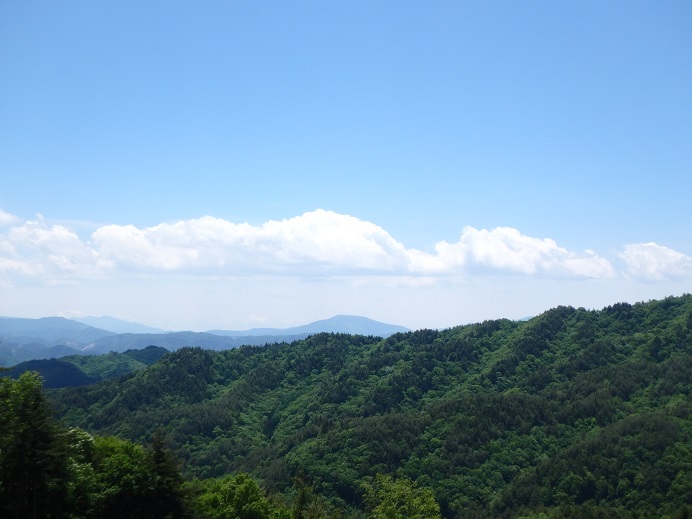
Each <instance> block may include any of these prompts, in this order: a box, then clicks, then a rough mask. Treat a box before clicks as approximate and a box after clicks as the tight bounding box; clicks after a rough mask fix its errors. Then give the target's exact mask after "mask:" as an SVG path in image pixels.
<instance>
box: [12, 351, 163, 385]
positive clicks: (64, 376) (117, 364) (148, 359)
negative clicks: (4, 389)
mask: <svg viewBox="0 0 692 519" xmlns="http://www.w3.org/2000/svg"><path fill="white" fill-rule="evenodd" d="M166 353H168V350H167V349H165V348H161V347H158V346H148V347H146V348H144V349H141V350H127V351H125V352H124V353H115V352H110V353H107V354H104V355H68V356H64V357H62V358H60V359H55V358H51V359H39V360H29V361H26V362H21V363H19V364H17V365H16V366H14V367H13V368H11V369H7V370H5V371H2V372H0V376H6V377H11V378H14V379H18V378H19V377H20V375H22V373H25V372H27V371H35V372H37V373H38V374H39V375H40V376H41V377H42V378H43V386H44V387H45V388H48V389H56V388H61V387H78V386H86V385H88V384H93V383H94V382H97V381H99V380H103V379H106V378H114V377H118V376H120V375H123V374H126V373H131V372H133V371H137V370H140V369H144V368H146V367H147V366H150V365H152V364H153V363H154V362H156V361H157V360H159V359H160V358H161V357H162V356H163V355H165V354H166Z"/></svg>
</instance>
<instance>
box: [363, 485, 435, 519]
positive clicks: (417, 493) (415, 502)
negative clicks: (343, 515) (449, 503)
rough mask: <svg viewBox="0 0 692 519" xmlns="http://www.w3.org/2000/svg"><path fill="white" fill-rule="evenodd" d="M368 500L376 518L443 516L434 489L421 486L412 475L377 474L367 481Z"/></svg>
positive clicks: (417, 518) (406, 518)
mask: <svg viewBox="0 0 692 519" xmlns="http://www.w3.org/2000/svg"><path fill="white" fill-rule="evenodd" d="M364 488H365V504H366V506H367V508H368V511H369V515H368V517H371V518H373V519H430V518H441V517H442V515H441V514H440V505H438V504H437V501H435V496H433V493H432V491H431V490H430V489H429V488H426V487H419V486H418V485H416V483H415V482H413V481H411V480H410V479H408V478H399V479H397V480H394V479H392V477H391V476H386V475H382V474H377V476H375V480H374V481H373V482H372V483H366V484H365V485H364Z"/></svg>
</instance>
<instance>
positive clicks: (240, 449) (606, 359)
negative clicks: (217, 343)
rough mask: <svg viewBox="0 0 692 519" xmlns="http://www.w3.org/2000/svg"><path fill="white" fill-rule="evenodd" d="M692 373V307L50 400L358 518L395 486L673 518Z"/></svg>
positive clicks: (173, 370)
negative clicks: (343, 506) (369, 490)
mask: <svg viewBox="0 0 692 519" xmlns="http://www.w3.org/2000/svg"><path fill="white" fill-rule="evenodd" d="M691 373H692V296H689V295H685V296H682V297H671V298H666V299H664V300H661V301H652V302H648V303H639V304H635V305H629V304H622V303H621V304H616V305H613V306H610V307H608V308H605V309H603V310H600V311H589V310H585V309H574V308H571V307H558V308H555V309H553V310H549V311H548V312H546V313H544V314H542V315H540V316H538V317H535V318H533V319H531V320H529V321H526V322H513V321H508V320H498V321H488V322H484V323H480V324H475V325H468V326H462V327H457V328H452V329H448V330H444V331H434V330H419V331H415V332H409V333H399V334H394V335H392V336H391V337H389V338H387V339H385V340H382V339H379V338H374V337H363V336H352V335H340V334H320V335H315V336H312V337H309V338H307V339H305V340H302V341H297V342H294V343H291V344H280V345H273V346H266V347H244V348H240V349H237V350H229V351H221V352H216V351H205V350H201V349H194V348H185V349H182V350H179V351H177V352H175V353H172V354H170V355H167V356H165V357H164V358H162V359H161V360H160V361H159V362H158V363H156V364H154V365H152V366H151V367H149V368H147V369H145V370H142V371H139V372H137V373H135V374H132V375H129V376H127V377H126V378H121V379H119V380H117V381H116V380H112V381H104V382H101V383H98V384H95V385H92V386H89V387H85V388H75V389H65V390H61V391H60V392H58V393H54V394H53V400H54V401H55V403H56V404H58V405H59V407H60V408H61V410H62V411H61V412H62V415H63V416H64V418H65V420H66V421H67V422H68V423H69V424H72V425H78V426H80V427H84V428H86V429H87V430H89V431H93V432H98V433H100V434H114V435H120V436H122V437H125V438H129V439H133V440H138V441H143V440H145V439H146V438H148V437H150V436H151V434H152V432H153V431H154V430H156V429H157V428H158V427H160V426H162V427H164V428H165V430H166V431H167V432H168V434H169V436H170V438H171V439H172V441H173V446H174V447H175V449H176V450H177V452H178V453H179V455H180V456H181V458H182V459H183V460H184V462H185V469H186V471H187V473H188V474H194V475H197V476H200V477H209V476H220V475H223V474H226V473H228V472H232V471H246V472H250V473H252V474H253V475H255V476H256V477H258V478H260V479H262V480H263V481H264V483H265V484H266V485H267V486H268V487H269V488H274V489H278V490H284V489H286V488H289V487H290V486H291V485H292V479H293V478H294V477H296V476H301V477H302V478H304V479H305V480H307V481H309V482H310V483H311V484H313V485H314V487H315V489H316V490H317V491H318V492H320V493H322V494H324V495H327V496H330V497H331V498H332V499H333V500H334V501H335V502H341V503H347V504H360V502H361V500H362V497H363V496H362V492H363V488H364V487H363V482H364V481H366V479H367V478H369V477H374V476H375V475H376V474H390V475H394V476H397V477H407V478H410V479H412V480H414V481H417V482H418V483H419V484H420V485H423V486H427V487H430V488H432V489H433V491H434V494H435V497H436V499H437V500H438V502H439V503H440V505H441V507H442V511H443V514H444V515H445V516H448V517H475V516H479V517H482V516H520V515H522V514H524V515H529V514H532V513H538V512H540V511H542V512H544V513H545V514H548V515H550V514H553V515H554V514H556V513H562V514H563V515H569V514H570V513H571V512H570V510H571V508H570V507H579V510H581V513H582V515H584V511H585V510H591V511H594V512H593V514H596V515H598V514H608V515H610V516H613V517H617V516H623V517H624V516H626V514H630V513H638V514H642V515H644V516H662V515H670V514H674V513H675V511H676V510H679V509H681V508H682V507H683V506H684V505H685V503H688V502H691V501H692V493H690V489H691V488H692V418H691V416H692V399H691V396H690V388H691V386H692V383H691V378H692V377H691V376H690V374H691ZM556 511H557V512H556ZM589 513H591V512H589Z"/></svg>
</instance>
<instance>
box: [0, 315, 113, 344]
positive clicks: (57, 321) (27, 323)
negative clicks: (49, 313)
mask: <svg viewBox="0 0 692 519" xmlns="http://www.w3.org/2000/svg"><path fill="white" fill-rule="evenodd" d="M108 335H113V332H109V331H107V330H101V329H99V328H94V327H93V326H89V325H87V324H84V323H78V322H75V321H72V320H70V319H65V318H63V317H41V318H40V319H27V318H20V317H0V341H3V342H4V341H8V342H15V343H22V342H23V343H28V342H38V343H44V344H45V345H46V346H57V345H65V346H73V345H79V344H85V343H88V342H91V341H94V340H96V339H100V338H101V337H106V336H108ZM29 339H33V341H31V340H29Z"/></svg>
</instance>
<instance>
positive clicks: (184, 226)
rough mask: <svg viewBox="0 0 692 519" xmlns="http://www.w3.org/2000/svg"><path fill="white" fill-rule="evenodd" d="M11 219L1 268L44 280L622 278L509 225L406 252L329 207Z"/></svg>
mask: <svg viewBox="0 0 692 519" xmlns="http://www.w3.org/2000/svg"><path fill="white" fill-rule="evenodd" d="M8 221H10V220H9V219H8ZM11 221H12V222H13V223H11V224H10V225H9V227H8V228H7V229H6V230H5V231H4V232H3V231H0V272H3V271H4V272H5V273H8V272H15V273H21V274H23V275H31V276H34V277H39V278H42V277H45V278H55V277H59V276H60V275H62V276H68V277H69V276H73V277H80V276H84V275H94V274H96V273H98V272H115V271H117V270H120V269H124V270H128V271H135V272H137V271H144V272H179V273H195V274H207V275H226V276H233V275H241V274H247V273H253V274H268V275H272V274H282V275H294V276H299V277H323V276H329V277H334V276H357V277H363V276H365V277H370V278H371V279H384V278H389V279H390V280H393V282H395V283H396V284H401V283H402V280H404V279H406V278H410V281H407V282H406V284H408V285H418V286H420V285H429V284H430V283H431V280H434V279H436V278H439V277H440V276H455V277H458V276H462V277H463V276H464V275H468V274H474V275H478V274H482V273H483V272H493V273H499V274H501V273H513V274H523V275H529V276H531V275H540V276H544V277H557V278H564V277H573V278H606V277H611V276H613V275H614V270H613V267H612V266H611V264H610V262H609V261H608V260H607V259H605V258H602V257H600V256H598V255H596V254H595V253H594V252H593V251H584V252H579V253H577V252H573V251H568V250H567V249H565V248H563V247H560V246H558V245H557V243H556V242H555V241H553V240H551V239H548V238H534V237H530V236H525V235H523V234H521V233H520V232H519V231H518V230H516V229H513V228H509V227H498V228H496V229H492V230H486V229H480V230H478V229H474V228H473V227H466V228H464V230H463V232H462V233H461V235H460V238H459V241H458V242H456V243H447V242H440V243H438V244H436V245H435V247H434V249H433V252H425V251H421V250H417V249H407V248H406V247H405V246H404V245H403V244H402V243H400V242H398V241H397V240H395V239H394V238H393V237H392V236H391V235H390V234H389V233H388V232H387V231H385V230H384V229H382V228H381V227H379V226H377V225H375V224H373V223H371V222H367V221H363V220H359V219H358V218H355V217H353V216H348V215H343V214H338V213H334V212H331V211H324V210H317V211H312V212H308V213H305V214H303V215H301V216H297V217H294V218H290V219H284V220H281V221H269V222H266V223H264V224H263V225H260V226H253V225H250V224H247V223H241V224H236V223H232V222H228V221H226V220H222V219H219V218H214V217H211V216H204V217H202V218H197V219H193V220H186V221H180V222H177V223H172V224H171V223H163V224H160V225H157V226H153V227H147V228H143V229H140V228H137V227H135V226H132V225H126V226H120V225H106V226H102V227H100V228H99V229H97V230H96V231H95V232H94V233H93V234H92V235H91V238H90V240H88V241H82V240H80V238H79V237H78V236H77V234H75V233H74V232H73V231H71V230H70V229H68V228H66V227H64V226H62V225H47V224H46V223H45V222H44V220H43V219H42V218H39V219H37V220H36V221H27V222H20V221H18V220H16V219H13V220H11ZM413 278H415V279H417V280H418V281H413Z"/></svg>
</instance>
